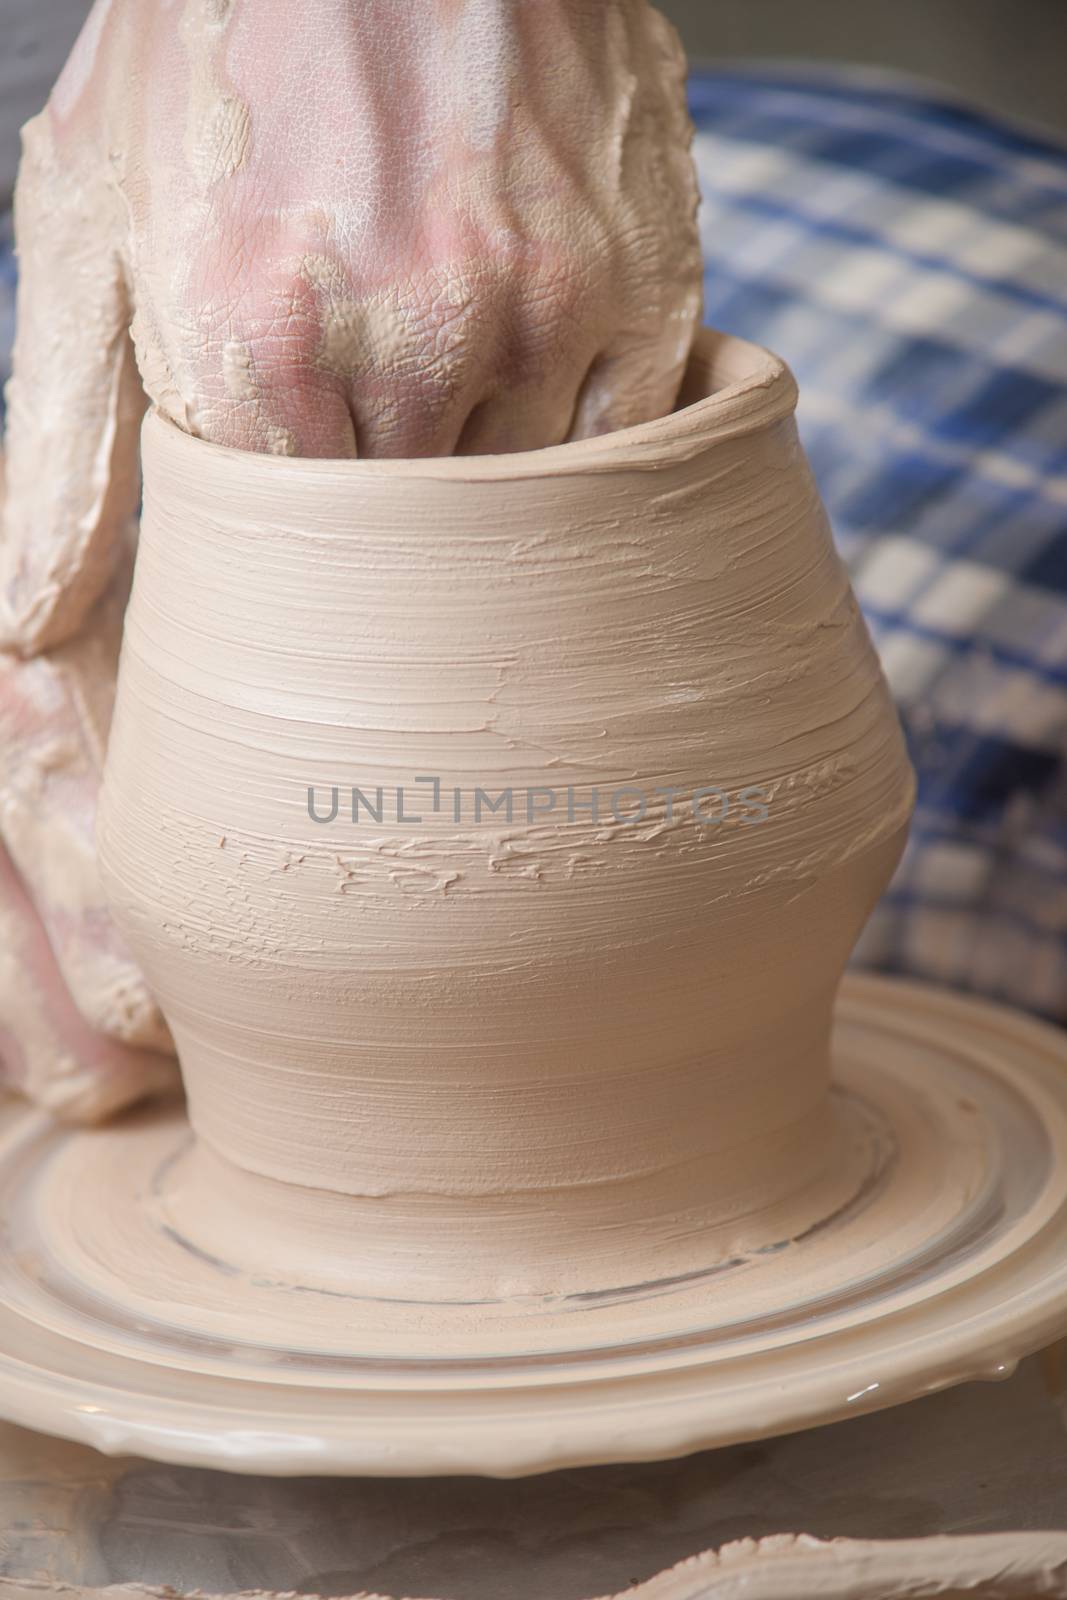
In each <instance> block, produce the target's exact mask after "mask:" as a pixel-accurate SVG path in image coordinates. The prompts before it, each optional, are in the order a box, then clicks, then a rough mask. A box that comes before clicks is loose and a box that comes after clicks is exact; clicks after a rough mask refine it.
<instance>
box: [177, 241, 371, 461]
mask: <svg viewBox="0 0 1067 1600" xmlns="http://www.w3.org/2000/svg"><path fill="white" fill-rule="evenodd" d="M211 259H213V258H209V263H208V265H204V264H201V266H200V268H199V273H200V277H199V278H198V280H197V284H198V288H199V291H200V293H201V294H202V295H203V297H204V299H205V301H206V302H207V303H211V301H212V300H213V299H214V298H218V297H219V296H220V295H221V293H222V288H221V281H220V280H221V278H222V275H223V269H222V268H220V267H218V266H217V265H214V266H212V265H211ZM209 268H210V270H209ZM234 298H235V306H234V310H233V311H232V313H231V314H229V315H227V316H226V317H224V318H222V319H221V320H219V321H218V322H217V323H215V324H212V325H210V326H209V327H208V328H207V330H206V333H205V339H204V343H203V348H202V351H201V353H200V356H199V358H198V362H197V364H196V369H195V371H194V372H193V374H192V377H191V379H190V381H192V382H195V394H192V393H190V394H187V395H185V396H184V397H183V406H182V410H183V419H182V420H183V421H184V423H185V425H187V426H191V427H192V428H193V429H194V431H195V432H196V433H197V434H198V435H199V436H200V437H201V438H204V439H209V440H211V441H212V443H214V444H223V445H229V446H232V447H233V448H235V449H238V450H254V451H259V452H263V453H267V454H271V455H286V456H317V457H327V458H349V457H352V456H355V455H357V454H359V453H360V450H359V443H358V441H357V438H356V430H355V426H354V424H353V419H352V412H351V410H350V407H349V399H348V386H347V384H346V382H345V379H344V376H343V375H342V374H340V373H338V372H335V371H333V370H332V369H330V368H329V367H327V366H326V365H324V364H323V362H322V361H321V360H320V359H319V351H320V346H321V342H322V330H321V327H320V320H319V309H318V305H317V300H316V295H315V291H314V287H313V285H311V284H309V283H308V282H307V281H306V280H305V279H304V278H302V277H301V276H300V274H299V272H297V271H295V270H293V269H292V268H290V267H289V266H287V265H286V264H285V263H281V264H279V263H274V264H270V263H267V264H265V265H262V266H261V267H260V268H259V269H258V270H257V273H256V275H255V276H253V277H249V278H247V279H246V280H245V281H244V282H243V283H242V285H241V287H240V289H239V290H238V291H237V293H236V295H235V297H234ZM163 409H166V406H165V405H164V407H163Z"/></svg>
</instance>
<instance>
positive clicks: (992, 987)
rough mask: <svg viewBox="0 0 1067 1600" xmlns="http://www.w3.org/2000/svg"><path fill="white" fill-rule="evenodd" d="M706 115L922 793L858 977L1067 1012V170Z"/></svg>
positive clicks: (738, 281) (717, 168)
mask: <svg viewBox="0 0 1067 1600" xmlns="http://www.w3.org/2000/svg"><path fill="white" fill-rule="evenodd" d="M691 99H692V108H693V115H694V119H695V121H696V125H697V129H698V133H697V140H696V158H697V162H698V165H699V170H700V177H701V185H702V189H703V194H704V208H703V222H702V226H703V237H704V246H705V253H706V258H707V282H706V297H707V312H708V320H709V321H711V322H713V323H715V324H716V325H717V326H718V327H721V328H726V329H729V330H730V331H731V332H735V333H739V334H743V335H744V336H745V337H747V338H750V339H755V340H756V341H758V342H760V343H762V344H767V345H770V346H771V347H772V348H773V349H775V350H777V351H778V352H779V353H780V354H782V355H783V356H785V357H786V359H787V360H788V361H789V362H790V363H791V365H792V366H793V368H794V370H795V372H796V374H797V377H798V379H799V381H800V388H801V408H800V423H801V431H802V434H803V437H804V441H805V444H806V446H807V449H808V452H809V455H810V457H811V460H812V464H813V467H814V469H815V473H816V476H817V478H818V480H819V484H820V487H821V489H822V493H823V496H824V498H825V500H826V503H827V506H828V508H829V511H830V516H831V520H832V522H833V524H834V529H835V532H836V535H837V538H838V542H839V544H840V547H841V549H842V552H843V554H844V556H845V558H846V560H847V561H848V563H849V566H850V568H851V571H852V574H853V579H854V582H855V585H856V589H857V593H858V595H859V599H860V602H861V604H862V606H863V608H864V610H865V612H866V615H867V617H868V620H869V622H870V625H871V629H872V632H873V634H874V637H875V641H876V644H877V646H878V648H879V650H880V652H881V655H882V659H883V661H884V663H885V667H886V671H887V673H888V675H889V678H890V682H891V684H892V686H893V689H894V692H895V694H896V698H897V702H898V704H899V706H900V709H901V713H902V716H903V719H904V723H905V729H906V732H907V736H908V741H909V745H910V748H911V753H912V758H913V760H914V762H915V765H916V768H917V770H918V775H919V800H918V810H917V813H916V818H915V826H914V832H913V835H912V839H911V843H910V845H909V848H908V851H907V854H906V857H905V860H904V862H903V864H902V866H901V869H900V871H899V872H898V874H897V876H896V878H895V880H894V882H893V884H892V886H891V888H890V890H889V892H888V893H887V894H886V896H885V898H884V900H883V901H882V903H881V905H880V906H879V908H878V910H877V911H876V913H875V915H874V917H873V918H872V920H871V923H870V926H869V928H868V930H867V932H866V934H865V936H864V939H863V942H862V945H861V948H860V952H859V959H861V960H862V961H863V962H864V963H866V964H868V965H874V966H879V967H882V968H886V969H889V970H893V971H898V972H906V973H913V974H917V975H919V976H922V977H927V978H931V979H934V980H937V981H940V982H944V983H949V984H953V985H958V986H961V987H965V988H971V989H975V990H977V991H979V992H981V993H983V994H985V995H988V996H993V997H999V998H1003V999H1006V1000H1009V1001H1013V1002H1015V1003H1016V1004H1018V1005H1022V1006H1025V1007H1029V1008H1032V1009H1034V1010H1038V1011H1042V1012H1046V1013H1048V1014H1050V1015H1053V1016H1057V1017H1060V1018H1062V1019H1067V154H1065V153H1064V151H1063V150H1061V149H1059V148H1057V147H1056V146H1054V145H1052V144H1050V143H1046V142H1042V141H1040V140H1038V139H1035V138H1033V137H1031V136H1028V135H1025V134H1023V133H1021V132H1018V131H1015V130H1013V129H1011V128H1008V127H1005V126H1003V125H1002V124H1001V123H999V122H998V121H996V120H994V119H991V118H989V117H986V116H983V115H981V114H979V113H976V112H973V111H968V110H963V109H961V108H960V107H958V106H954V105H948V104H945V103H943V102H941V101H938V100H937V99H935V98H931V97H929V96H927V95H925V94H923V93H921V92H915V91H913V90H911V89H908V88H902V87H900V86H894V85H891V84H887V83H886V82H885V81H884V80H882V81H875V80H872V79H871V78H869V77H867V76H860V75H856V74H851V75H850V74H842V73H839V72H829V71H819V72H816V71H804V72H801V71H792V72H788V73H787V72H784V71H774V72H771V71H755V70H746V71H736V72H729V73H725V72H715V73H710V72H705V73H696V74H694V76H693V80H692V89H691ZM5 226H6V225H5V224H3V223H0V347H2V353H3V356H4V358H5V359H6V352H7V341H8V340H9V338H10V331H11V321H12V296H13V285H14V271H13V265H12V261H11V255H10V248H9V243H8V244H7V246H5V238H6V240H7V241H9V237H10V235H9V232H8V233H7V234H6V235H5V233H4V227H5Z"/></svg>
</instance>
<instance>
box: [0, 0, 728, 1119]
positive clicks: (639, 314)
mask: <svg viewBox="0 0 1067 1600" xmlns="http://www.w3.org/2000/svg"><path fill="white" fill-rule="evenodd" d="M682 77H683V62H682V57H681V52H680V49H679V46H678V44H677V40H676V38H675V36H674V33H673V31H672V30H671V29H670V27H669V25H668V24H667V23H666V22H665V21H664V20H663V18H661V17H660V16H659V15H658V14H657V13H656V12H654V11H653V10H651V8H650V7H649V6H648V5H647V4H646V3H645V0H530V3H529V4H526V3H524V4H522V5H517V4H515V0H425V3H424V0H420V3H419V4H418V5H401V4H397V3H396V0H361V3H360V4H359V5H355V4H353V3H352V0H306V4H305V5H304V6H303V7H301V8H300V11H299V18H298V19H295V18H294V11H293V8H292V6H291V5H290V4H289V3H288V0H254V4H253V3H252V0H182V3H181V4H179V5H174V6H151V7H146V6H144V5H142V4H141V3H140V0H96V4H95V5H94V7H93V10H92V12H91V14H90V17H89V21H88V22H87V24H86V27H85V29H84V30H83V33H82V36H81V38H80V40H79V42H78V44H77V46H76V47H75V50H74V52H73V54H72V56H71V59H70V61H69V62H68V64H67V66H66V68H65V69H64V72H63V74H62V76H61V78H60V80H59V83H58V84H57V86H56V89H55V91H54V93H53V96H52V99H51V101H50V104H49V107H48V108H47V109H46V111H45V112H44V113H42V115H41V116H40V117H37V118H35V119H34V121H33V122H32V123H30V124H28V125H27V128H26V129H25V131H24V153H23V164H22V168H21V171H20V177H19V184H18V189H17V194H16V237H17V243H18V248H19V258H20V278H19V301H18V321H17V331H16V347H15V353H14V377H13V379H12V382H11V384H10V386H9V390H8V403H9V412H8V433H7V440H6V445H7V459H8V481H9V493H8V496H7V501H6V506H5V508H4V519H3V521H4V538H3V543H2V546H0V643H2V644H3V645H5V646H6V647H7V649H8V650H9V651H12V652H14V653H16V654H19V655H22V656H25V657H30V658H34V659H30V660H28V661H27V662H25V663H19V662H18V661H16V660H15V659H14V658H13V657H12V656H9V657H8V658H7V659H6V660H4V661H3V662H2V663H0V741H2V748H0V759H2V765H0V823H2V825H3V827H4V830H5V837H6V838H7V841H8V846H9V850H10V852H11V856H12V857H13V858H14V861H15V864H16V866H17V868H18V869H19V872H20V873H21V877H22V884H21V886H20V887H19V889H18V893H15V892H14V890H13V891H12V894H11V896H9V897H8V900H7V901H6V902H5V901H3V898H2V885H0V904H6V905H7V906H8V908H9V909H8V912H7V913H6V915H8V916H9V917H10V918H14V919H15V924H17V925H18V926H23V925H25V927H26V928H27V929H30V928H31V927H32V929H33V935H32V937H31V935H30V934H29V933H27V937H26V941H25V943H26V949H27V955H26V958H25V960H22V958H19V959H18V960H17V961H15V962H14V965H11V964H10V963H9V965H11V970H10V971H7V972H6V973H5V972H4V971H3V970H0V1030H4V1029H6V1030H7V1032H8V1034H9V1035H10V1036H11V1037H12V1040H13V1042H12V1044H11V1045H10V1047H9V1050H8V1056H9V1057H14V1056H15V1055H17V1053H18V1050H19V1048H20V1045H19V1043H18V1041H19V1040H24V1039H27V1038H29V1037H30V1032H31V1031H32V1030H31V1029H30V1025H29V1023H28V1022H27V1021H26V1019H25V1017H24V1016H22V1014H21V1013H20V1012H19V1004H20V1003H21V999H20V997H22V996H28V995H36V996H45V997H47V996H48V995H51V996H52V1000H51V1001H49V1000H48V999H47V998H45V999H42V1000H41V1001H40V1004H37V1001H34V1004H35V1005H37V1011H38V1012H39V1013H40V1014H41V1015H44V1014H45V1013H46V1012H48V1010H49V1007H50V1008H51V1024H50V1026H51V1027H52V1030H53V1031H52V1033H51V1034H49V1033H48V1030H47V1029H46V1028H44V1026H43V1024H42V1026H41V1027H40V1028H38V1030H37V1033H38V1035H39V1037H40V1038H41V1039H42V1040H46V1041H47V1043H46V1045H43V1046H42V1052H41V1059H42V1060H43V1059H45V1058H46V1057H48V1056H49V1053H51V1058H52V1059H53V1060H54V1061H55V1062H56V1064H57V1066H58V1065H59V1064H60V1063H61V1062H63V1061H68V1060H69V1061H74V1060H81V1061H83V1062H84V1061H86V1060H88V1059H89V1056H92V1057H93V1059H94V1060H95V1059H96V1058H97V1056H99V1058H100V1061H102V1062H103V1071H102V1073H101V1072H98V1073H97V1081H98V1082H99V1083H100V1084H105V1080H106V1086H105V1087H104V1088H101V1091H100V1096H101V1098H100V1100H99V1104H96V1105H94V1104H93V1103H92V1093H91V1092H89V1093H87V1092H86V1091H85V1081H84V1074H83V1079H82V1081H81V1082H80V1083H79V1085H78V1086H77V1087H76V1088H75V1090H74V1091H73V1092H70V1093H68V1092H66V1091H64V1090H63V1089H62V1085H61V1084H60V1083H59V1077H62V1072H60V1073H59V1077H57V1076H56V1073H55V1072H53V1074H52V1077H51V1079H49V1080H48V1081H47V1082H45V1081H44V1080H42V1079H41V1077H40V1075H39V1074H37V1075H35V1073H34V1071H32V1070H30V1069H28V1068H26V1067H25V1066H24V1067H23V1068H22V1069H20V1070H21V1073H22V1078H23V1080H24V1081H25V1082H26V1083H27V1084H28V1085H29V1086H30V1087H31V1088H34V1089H35V1092H36V1093H37V1094H38V1096H39V1097H41V1098H45V1099H49V1098H50V1099H51V1100H53V1101H54V1102H56V1103H59V1102H60V1101H62V1100H63V1099H64V1094H65V1095H66V1103H67V1104H68V1107H69V1108H72V1109H75V1110H81V1111H84V1112H86V1113H87V1114H93V1113H94V1112H98V1111H99V1110H101V1109H102V1108H103V1107H104V1106H105V1105H106V1104H114V1103H117V1102H118V1101H120V1100H121V1099H122V1098H123V1097H124V1096H125V1095H128V1094H132V1093H134V1092H135V1089H136V1083H137V1073H138V1072H139V1071H140V1070H141V1069H142V1068H143V1067H144V1065H145V1059H147V1058H145V1051H146V1050H149V1051H150V1050H152V1049H154V1048H157V1047H159V1046H161V1045H162V1046H165V1043H166V1039H165V1032H164V1030H163V1027H162V1023H161V1020H160V1018H159V1016H158V1014H157V1013H156V1012H155V1010H154V1008H153V1007H152V1005H151V1002H150V1001H149V999H148V996H147V994H146V993H145V991H144V987H143V983H142V981H141V980H140V978H139V977H138V975H137V974H136V972H135V971H133V969H132V968H131V966H130V964H129V961H128V958H127V957H126V956H125V954H124V952H123V951H122V949H121V946H120V944H119V941H118V939H117V935H116V934H115V932H114V930H113V929H112V927H111V924H110V919H109V918H108V915H107V911H106V908H105V905H104V901H103V897H102V894H101V892H100V890H99V886H98V884H97V882H96V877H95V862H94V861H93V860H92V851H91V834H92V817H93V811H94V800H95V783H96V770H97V767H98V756H99V742H101V741H102V739H103V729H104V728H105V727H106V716H105V718H104V721H103V722H102V723H101V726H100V730H99V740H95V738H90V737H89V736H88V735H87V734H86V732H85V707H86V705H87V704H88V703H89V701H90V700H94V701H96V702H99V704H100V705H104V704H105V702H107V700H108V698H109V695H110V692H111V688H112V686H113V665H112V663H111V662H110V661H109V659H107V658H108V651H106V650H105V651H103V652H102V653H101V652H97V653H96V654H95V655H94V653H93V651H92V650H91V649H89V648H84V649H83V648H82V645H83V642H84V636H83V634H82V633H81V632H80V630H82V629H83V627H85V628H95V627H96V626H97V623H96V621H95V620H94V619H95V617H96V616H97V615H98V613H94V611H93V608H94V607H97V606H101V605H102V606H103V607H104V609H105V610H106V609H107V605H108V593H109V586H110V585H113V584H116V583H119V582H121V579H119V578H116V576H115V573H116V568H117V566H118V564H119V562H120V550H121V545H122V539H121V530H122V529H123V528H124V527H125V526H126V525H127V523H128V520H129V517H130V515H131V514H132V512H133V510H134V509H135V504H136V493H137V490H136V483H137V474H136V447H137V429H138V424H139V421H140V417H141V414H142V411H143V406H144V391H147V394H148V397H149V398H150V399H151V400H152V401H153V402H154V403H155V404H156V405H157V406H158V407H159V408H160V409H161V410H162V411H163V412H164V413H166V414H167V415H168V416H170V417H171V418H172V419H173V420H174V421H176V422H177V423H178V424H179V425H180V426H181V427H183V428H186V429H188V430H189V431H191V432H193V433H196V434H199V435H201V436H203V437H205V438H208V439H211V440H214V441H217V442H221V443H225V444H232V445H236V446H239V447H243V448H246V449H252V450H261V451H279V452H284V453H297V454H301V455H313V456H351V455H355V454H360V455H371V456H382V455H420V454H421V455H429V454H448V453H451V452H453V451H457V450H458V451H468V452H469V451H498V450H507V449H527V448H533V447H536V446H540V445H544V444H549V443H553V442H557V441H559V440H562V439H564V438H567V437H569V436H585V435H588V434H591V433H596V432H600V431H605V430H607V429H611V428H615V427H619V426H624V425H626V424H629V423H633V422H637V421H640V420H643V419H647V418H649V417H651V416H655V415H658V414H660V413H662V412H664V411H666V410H668V409H669V408H670V406H671V404H672V403H673V400H674V396H675V393H676V389H677V386H678V381H679V377H680V374H681V370H682V367H683V365H684V361H685V357H686V354H687V351H688V348H689V343H690V340H691V337H692V333H693V330H694V326H695V324H696V321H697V318H698V315H699V307H700V257H699V247H698V240H697V233H696V228H695V222H694V211H695V202H696V187H695V181H694V176H693V171H692V166H691V163H690V159H689V154H688V139H689V124H688V119H687V117H686V113H685V110H684V103H683V97H682ZM131 332H132V338H131ZM135 353H136V360H135ZM138 368H139V373H138ZM142 385H143V388H142ZM101 597H103V599H101ZM72 640H73V641H74V643H73V644H66V645H65V651H66V659H65V660H64V655H63V653H62V652H61V654H60V655H59V656H45V655H43V654H42V652H45V651H51V650H54V648H55V647H56V646H60V645H64V642H65V641H72ZM35 786H36V787H35ZM44 838H47V839H48V840H49V844H48V846H47V849H42V845H41V841H42V839H44ZM63 841H65V842H63ZM64 852H66V854H64ZM55 863H58V865H55ZM71 873H73V875H74V878H76V879H77V883H76V885H74V886H73V889H72V894H73V897H71V896H70V895H68V888H65V887H64V886H63V885H64V883H65V882H66V879H67V877H69V876H70V874H71ZM65 875H66V877H65ZM71 885H73V879H71V880H70V885H68V887H70V886H71ZM23 889H25V890H28V891H29V895H30V897H32V900H33V901H34V902H35V903H36V905H37V907H38V910H39V912H40V918H41V921H40V922H37V921H34V920H33V918H34V913H33V911H32V908H31V904H30V900H29V899H27V898H26V896H25V894H23V892H22V891H23ZM19 919H22V921H20V920H19ZM26 919H30V920H29V921H27V920H26ZM0 920H2V918H0ZM13 925H14V924H13ZM42 927H43V928H44V929H46V930H47V934H48V939H47V941H45V942H43V943H42V939H43V934H41V929H42ZM38 934H41V937H40V938H38V937H37V936H38ZM0 940H2V941H3V950H4V951H7V950H8V949H9V948H11V933H10V929H9V930H8V931H7V932H6V933H5V930H4V929H3V928H2V927H0ZM49 950H50V951H51V955H49ZM49 963H51V964H50V965H49ZM0 969H2V962H0ZM64 980H65V983H64ZM5 994H6V996H7V999H6V1000H5ZM27 1003H29V1002H27ZM64 1019H65V1020H64ZM83 1024H84V1025H85V1026H87V1027H89V1028H90V1029H91V1030H92V1039H93V1041H94V1045H93V1050H92V1051H89V1053H88V1055H87V1054H86V1045H85V1040H84V1038H81V1035H79V1034H78V1029H79V1028H81V1027H82V1026H83ZM35 1026H36V1025H35ZM56 1030H58V1033H57V1032H56ZM76 1036H77V1038H78V1039H80V1043H74V1042H72V1041H75V1039H76ZM64 1040H66V1041H67V1044H64V1043H63V1041H64ZM68 1046H69V1048H68ZM94 1051H95V1052H96V1054H95V1055H94V1053H93V1052H94ZM143 1058H144V1059H143ZM3 1059H4V1052H3V1050H2V1049H0V1061H2V1060H3ZM151 1059H152V1060H155V1061H158V1060H160V1059H161V1058H160V1057H152V1058H151ZM70 1082H73V1080H70ZM69 1086H70V1085H69V1083H68V1089H69Z"/></svg>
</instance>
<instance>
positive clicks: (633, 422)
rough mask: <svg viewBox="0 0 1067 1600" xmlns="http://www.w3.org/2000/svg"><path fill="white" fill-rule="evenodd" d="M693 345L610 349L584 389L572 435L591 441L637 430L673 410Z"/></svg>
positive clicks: (598, 361) (654, 342)
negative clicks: (644, 423) (629, 430)
mask: <svg viewBox="0 0 1067 1600" xmlns="http://www.w3.org/2000/svg"><path fill="white" fill-rule="evenodd" d="M687 354H688V344H686V345H685V347H684V348H683V349H679V346H678V341H677V340H676V339H674V338H672V339H671V340H670V342H667V343H665V342H663V341H660V340H655V339H653V340H650V341H649V342H648V343H647V344H639V345H636V346H634V345H630V346H623V347H621V348H618V349H616V350H607V351H605V353H604V354H603V355H601V356H598V357H597V359H596V360H595V361H594V362H593V363H592V365H591V366H590V368H589V371H588V372H587V373H586V376H585V380H584V382H583V383H582V385H581V389H580V392H579V395H578V401H577V405H576V406H575V408H574V418H573V421H572V423H571V428H570V432H569V435H568V437H569V438H571V439H592V438H595V437H596V436H597V435H599V434H604V433H614V432H615V431H616V430H617V429H619V428H632V427H636V426H637V425H638V424H639V423H642V422H651V421H652V420H653V419H654V418H656V417H665V416H667V414H668V413H669V412H670V411H673V409H674V406H675V402H676V400H677V397H678V390H679V388H680V386H681V382H682V376H683V373H684V371H685V362H686V356H687Z"/></svg>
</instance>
